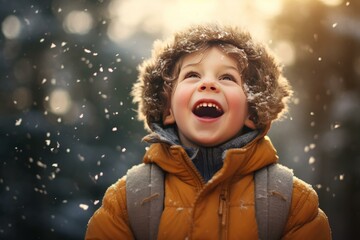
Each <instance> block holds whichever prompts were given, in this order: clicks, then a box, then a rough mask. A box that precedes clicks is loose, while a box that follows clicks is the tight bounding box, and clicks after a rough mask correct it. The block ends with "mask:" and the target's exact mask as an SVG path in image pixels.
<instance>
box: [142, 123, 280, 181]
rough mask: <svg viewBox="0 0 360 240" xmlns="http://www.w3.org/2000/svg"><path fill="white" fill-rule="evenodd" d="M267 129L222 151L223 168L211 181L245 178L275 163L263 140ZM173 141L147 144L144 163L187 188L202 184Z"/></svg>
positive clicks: (196, 172) (274, 158)
mask: <svg viewBox="0 0 360 240" xmlns="http://www.w3.org/2000/svg"><path fill="white" fill-rule="evenodd" d="M268 129H269V128H266V129H265V130H264V131H262V132H261V133H260V134H259V135H258V136H257V137H256V138H255V139H253V140H252V141H251V142H250V143H248V144H246V145H245V146H243V147H241V148H231V149H228V150H227V151H225V153H224V162H223V167H222V168H221V169H220V171H218V172H217V173H216V174H215V175H214V176H213V180H214V179H216V182H218V181H222V180H224V179H226V178H231V177H233V176H235V175H247V174H250V173H252V172H254V171H256V170H258V169H260V168H262V167H264V166H266V165H269V164H271V163H274V162H276V161H277V159H278V157H277V155H276V151H275V149H274V147H273V145H272V144H271V141H270V139H269V138H268V137H267V136H264V135H265V134H266V132H267V131H268ZM171 131H173V130H171ZM154 136H155V135H154ZM153 139H155V138H153ZM157 139H161V135H159V134H157ZM173 140H174V141H170V140H169V138H166V140H165V141H155V140H153V141H149V142H153V144H151V146H150V148H149V150H148V151H147V152H146V154H145V156H144V162H145V163H148V162H154V163H156V164H158V165H159V166H160V167H161V168H162V169H164V170H165V171H166V172H168V173H171V174H174V175H176V176H177V177H179V178H180V179H181V180H182V181H184V182H187V183H189V184H192V185H193V184H198V183H202V184H204V183H205V182H204V180H203V179H202V177H201V175H200V174H199V172H198V171H197V170H196V168H195V166H194V164H193V163H192V161H191V159H190V157H189V156H188V154H187V152H186V150H185V149H184V148H183V147H182V146H181V145H179V142H178V140H176V139H173Z"/></svg>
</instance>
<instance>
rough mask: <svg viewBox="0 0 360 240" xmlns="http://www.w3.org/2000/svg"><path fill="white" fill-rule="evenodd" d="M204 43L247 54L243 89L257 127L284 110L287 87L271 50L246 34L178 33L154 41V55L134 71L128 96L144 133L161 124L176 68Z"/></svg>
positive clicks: (199, 28) (206, 29)
mask: <svg viewBox="0 0 360 240" xmlns="http://www.w3.org/2000/svg"><path fill="white" fill-rule="evenodd" d="M206 44H210V45H221V44H231V45H233V46H235V47H237V48H239V49H240V50H242V51H243V52H244V53H245V61H246V63H245V68H244V70H243V72H242V76H243V87H244V90H245V94H246V95H247V100H248V104H249V112H250V114H251V117H252V120H253V121H254V122H255V124H256V126H257V128H264V127H265V126H267V125H269V124H270V123H271V121H273V120H275V119H277V118H279V116H280V115H281V114H282V113H283V112H284V110H285V109H286V107H287V101H286V100H287V99H288V96H290V95H291V88H290V86H289V84H288V81H287V80H286V79H285V78H284V77H283V76H282V73H281V67H280V65H279V64H278V63H277V61H276V60H275V58H274V56H273V55H272V54H271V53H270V50H269V49H267V48H266V47H265V46H263V45H262V44H260V43H258V42H256V41H254V40H253V39H252V37H251V36H250V34H249V33H248V32H247V31H244V30H241V29H239V28H236V27H231V26H221V25H216V24H204V25H195V26H191V27H189V28H187V29H185V30H183V31H179V32H177V33H175V34H174V36H173V37H171V38H170V39H168V40H165V41H160V40H158V41H156V42H155V43H154V48H153V51H152V56H151V57H150V58H149V59H147V60H145V61H144V62H143V63H142V64H141V65H140V66H139V67H138V70H139V76H138V79H137V82H136V83H135V84H134V86H133V90H132V96H133V97H134V99H133V101H134V103H137V104H138V114H139V115H138V117H139V120H142V121H144V123H145V128H147V129H150V130H151V129H152V124H153V123H160V124H162V117H163V113H164V111H165V110H166V109H167V108H168V107H169V105H170V103H169V99H170V94H171V91H172V86H174V85H175V84H172V81H176V77H177V76H175V79H174V74H175V75H176V73H174V69H175V65H176V63H177V62H178V61H179V60H180V59H181V58H182V57H183V56H185V55H187V54H190V53H193V52H196V51H198V49H199V47H200V46H203V45H206Z"/></svg>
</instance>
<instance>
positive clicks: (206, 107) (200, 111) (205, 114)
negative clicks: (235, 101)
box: [193, 102, 224, 118]
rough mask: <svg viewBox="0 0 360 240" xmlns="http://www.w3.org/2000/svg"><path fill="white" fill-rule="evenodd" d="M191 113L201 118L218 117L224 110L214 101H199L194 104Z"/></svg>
mask: <svg viewBox="0 0 360 240" xmlns="http://www.w3.org/2000/svg"><path fill="white" fill-rule="evenodd" d="M193 113H194V114H195V115H196V116H198V117H201V118H218V117H220V116H222V115H223V114H224V111H223V110H222V109H221V106H220V105H218V104H216V103H213V102H199V103H197V104H196V105H195V107H194V109H193Z"/></svg>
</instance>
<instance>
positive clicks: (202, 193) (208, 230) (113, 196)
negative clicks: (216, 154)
mask: <svg viewBox="0 0 360 240" xmlns="http://www.w3.org/2000/svg"><path fill="white" fill-rule="evenodd" d="M277 159H278V157H277V155H276V151H275V149H274V147H273V146H272V144H271V141H270V139H269V138H268V137H267V136H265V137H258V138H256V139H255V140H253V141H252V142H250V143H249V144H247V145H246V146H245V147H243V148H238V149H229V150H228V151H226V155H225V159H224V164H223V167H222V168H221V169H220V170H219V171H218V172H217V173H216V174H215V175H214V176H213V178H212V179H211V180H210V181H208V182H207V183H205V182H204V180H203V178H202V176H201V175H200V173H199V172H198V171H197V169H196V167H195V166H194V164H193V163H192V161H191V159H190V158H189V157H188V155H187V154H186V152H185V150H184V149H183V148H182V147H181V146H178V145H172V146H170V145H168V144H165V143H154V144H152V145H151V146H150V148H149V150H148V151H147V152H146V154H145V156H144V162H145V163H150V162H154V163H156V164H157V165H158V166H160V167H161V168H162V169H163V170H164V171H165V172H166V173H167V174H166V177H165V200H164V201H165V202H164V211H163V214H162V217H161V221H160V226H159V233H158V239H196V240H197V239H231V240H232V239H246V240H249V239H258V232H257V224H256V218H255V204H254V203H255V199H254V179H253V176H254V171H256V170H258V169H260V168H262V167H264V166H266V165H269V164H271V163H274V162H276V161H277ZM125 181H126V177H123V178H121V179H120V180H119V181H117V182H116V183H115V184H113V185H112V186H110V187H109V188H108V190H107V191H106V193H105V196H104V199H103V202H102V206H101V207H100V208H99V209H98V210H97V211H96V212H95V213H94V215H93V216H92V218H91V219H90V221H89V223H88V228H87V232H86V237H85V238H86V239H89V240H90V239H134V236H133V234H132V232H131V230H130V227H129V222H128V215H127V209H126V190H125ZM282 239H299V240H300V239H301V240H303V239H306V240H310V239H316V240H321V239H331V231H330V227H329V223H328V220H327V217H326V215H325V214H324V213H323V212H322V211H321V209H319V208H318V197H317V194H316V192H315V191H314V190H313V189H312V187H311V186H310V185H308V184H306V183H305V182H303V181H301V180H300V179H298V178H296V177H294V189H293V196H292V203H291V209H290V213H289V219H288V222H287V224H286V227H285V230H284V234H283V237H282Z"/></svg>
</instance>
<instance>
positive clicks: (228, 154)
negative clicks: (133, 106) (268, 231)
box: [86, 24, 331, 239]
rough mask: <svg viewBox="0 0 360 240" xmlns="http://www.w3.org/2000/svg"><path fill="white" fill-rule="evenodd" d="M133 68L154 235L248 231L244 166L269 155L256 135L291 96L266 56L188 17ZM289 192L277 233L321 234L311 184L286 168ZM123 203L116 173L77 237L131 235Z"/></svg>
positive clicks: (250, 174)
mask: <svg viewBox="0 0 360 240" xmlns="http://www.w3.org/2000/svg"><path fill="white" fill-rule="evenodd" d="M139 71H140V74H139V78H138V81H137V83H136V84H135V85H134V88H133V92H132V93H133V96H134V102H136V103H138V106H139V118H140V119H141V120H143V121H144V122H145V127H146V128H147V129H148V130H150V131H151V134H150V135H148V136H146V137H145V138H144V140H145V141H147V142H149V143H150V144H151V145H150V148H149V150H148V151H147V152H146V153H145V156H144V163H145V164H149V163H155V164H156V165H158V166H159V167H160V168H161V169H162V170H163V171H164V172H165V180H164V181H165V183H164V186H165V187H164V188H165V190H164V191H165V198H164V210H163V212H162V215H161V219H160V223H159V229H158V233H157V238H158V239H258V238H259V234H258V224H257V219H256V217H255V215H256V213H255V212H256V206H255V196H254V195H255V194H254V191H255V190H254V188H255V184H254V173H255V172H256V171H257V170H259V169H262V168H264V167H266V166H268V165H271V164H273V163H276V162H277V160H278V156H277V155H276V151H275V149H274V147H273V146H272V144H271V142H270V139H269V138H268V137H267V136H266V134H267V132H268V130H269V128H270V125H271V122H272V121H274V120H276V119H278V118H279V117H280V115H281V114H282V113H283V112H284V111H285V110H286V107H287V99H288V97H289V96H290V95H291V89H290V86H289V84H288V82H287V80H286V79H285V78H284V77H283V76H282V75H281V69H280V67H279V65H278V64H277V63H276V61H275V60H274V57H273V56H272V55H271V54H270V53H269V51H268V50H267V49H266V48H265V47H263V46H262V45H261V44H259V43H256V42H255V41H253V40H252V38H251V36H250V35H249V34H248V33H246V32H244V31H241V30H239V29H237V28H233V27H227V26H220V25H211V24H209V25H197V26H192V27H190V28H188V29H186V30H184V31H181V32H178V33H176V34H175V35H174V37H173V38H171V39H169V40H167V41H164V42H156V44H155V45H154V51H153V54H152V57H151V58H150V59H149V60H147V61H144V63H143V64H142V65H141V66H140V67H139ZM291 199H292V200H291V205H290V210H289V213H288V217H287V222H286V224H285V227H284V230H283V233H282V239H331V232H330V227H329V223H328V220H327V217H326V215H325V214H324V213H323V212H322V211H321V210H320V209H319V208H318V198H317V195H316V193H315V191H314V190H313V189H312V188H311V186H310V185H308V184H306V183H304V182H303V181H301V180H299V179H298V178H296V177H294V178H293V190H292V197H291ZM149 201H151V199H149ZM127 210H128V207H127V205H126V177H123V178H121V179H120V180H119V181H118V182H116V183H115V184H113V185H112V186H111V187H109V189H108V190H107V192H106V194H105V196H104V199H103V202H102V206H101V207H100V208H99V209H98V210H97V211H96V212H95V214H94V215H93V217H92V218H91V219H90V221H89V224H88V229H87V232H86V239H134V233H133V232H132V230H131V227H130V225H129V216H128V211H127Z"/></svg>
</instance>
